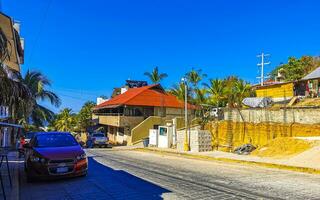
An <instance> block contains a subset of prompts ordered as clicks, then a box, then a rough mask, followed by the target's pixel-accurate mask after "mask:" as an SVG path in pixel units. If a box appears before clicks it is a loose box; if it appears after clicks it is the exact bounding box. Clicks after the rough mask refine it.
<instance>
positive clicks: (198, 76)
mask: <svg viewBox="0 0 320 200" xmlns="http://www.w3.org/2000/svg"><path fill="white" fill-rule="evenodd" d="M186 77H187V79H188V81H189V83H191V84H192V86H193V88H197V87H198V84H199V83H200V82H201V81H202V80H203V79H204V78H205V77H207V75H206V74H204V73H202V70H201V69H199V70H195V69H192V70H191V71H190V72H188V73H187V74H186Z"/></svg>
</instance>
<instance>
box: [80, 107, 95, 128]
mask: <svg viewBox="0 0 320 200" xmlns="http://www.w3.org/2000/svg"><path fill="white" fill-rule="evenodd" d="M95 106H96V104H95V103H94V102H92V101H88V102H86V103H85V104H84V105H83V106H82V108H81V110H80V112H79V113H78V114H77V121H78V127H79V128H80V129H81V131H85V130H86V129H87V128H88V127H90V126H92V125H93V122H92V109H93V107H95Z"/></svg>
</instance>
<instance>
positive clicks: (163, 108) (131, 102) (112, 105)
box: [93, 84, 196, 143]
mask: <svg viewBox="0 0 320 200" xmlns="http://www.w3.org/2000/svg"><path fill="white" fill-rule="evenodd" d="M195 109H196V106H194V105H191V104H188V112H189V114H194V111H195ZM93 113H94V115H93V117H94V118H95V119H97V120H98V122H99V124H100V125H104V126H106V130H107V133H108V137H109V139H110V140H111V141H114V142H117V143H127V142H128V140H130V139H131V138H130V137H131V130H132V129H133V128H135V127H136V126H137V125H138V124H139V125H140V124H141V123H142V122H144V121H145V120H146V119H147V118H149V117H154V118H157V119H158V118H161V119H163V120H167V119H173V118H175V117H183V116H184V101H181V100H179V99H178V98H177V97H175V96H173V95H172V94H169V93H167V92H166V91H165V90H164V89H163V88H162V87H161V85H159V84H154V85H148V86H143V87H138V88H129V89H128V90H127V91H126V92H124V93H122V94H119V95H117V96H115V97H113V98H112V99H110V100H108V101H106V102H103V103H101V104H99V105H97V106H96V107H94V109H93ZM163 120H162V121H163ZM150 121H151V120H149V121H148V123H149V127H150ZM158 121H159V120H158ZM159 125H163V124H160V123H156V122H155V123H153V124H152V126H151V127H150V128H154V127H157V126H159ZM146 131H149V130H146Z"/></svg>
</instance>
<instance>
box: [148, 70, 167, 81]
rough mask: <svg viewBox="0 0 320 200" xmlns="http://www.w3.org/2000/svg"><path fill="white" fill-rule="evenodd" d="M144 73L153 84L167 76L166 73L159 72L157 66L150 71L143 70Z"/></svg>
mask: <svg viewBox="0 0 320 200" xmlns="http://www.w3.org/2000/svg"><path fill="white" fill-rule="evenodd" d="M144 75H145V76H147V77H148V78H149V79H150V81H151V82H152V83H154V84H156V83H160V82H161V81H162V80H163V79H164V78H166V77H168V74H166V73H159V69H158V67H155V68H154V69H153V70H152V72H145V73H144Z"/></svg>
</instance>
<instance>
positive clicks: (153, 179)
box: [20, 149, 320, 200]
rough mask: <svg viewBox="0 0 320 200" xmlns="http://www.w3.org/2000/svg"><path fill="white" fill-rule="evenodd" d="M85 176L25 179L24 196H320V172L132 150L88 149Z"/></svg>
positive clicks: (235, 197)
mask: <svg viewBox="0 0 320 200" xmlns="http://www.w3.org/2000/svg"><path fill="white" fill-rule="evenodd" d="M88 155H89V156H90V158H89V174H88V176H87V177H84V178H72V179H64V180H59V181H48V182H35V183H26V180H25V177H24V176H23V172H21V173H22V176H21V181H20V183H21V184H20V198H21V199H95V200H98V199H163V198H164V199H319V196H320V184H319V182H320V176H319V175H311V174H304V173H297V172H289V171H284V170H278V169H267V168H263V167H256V166H241V165H240V166H239V165H236V164H229V163H223V162H212V161H201V160H193V159H187V158H182V157H178V156H163V155H159V154H154V153H148V152H137V151H131V150H116V151H115V150H104V149H93V150H89V151H88Z"/></svg>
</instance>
